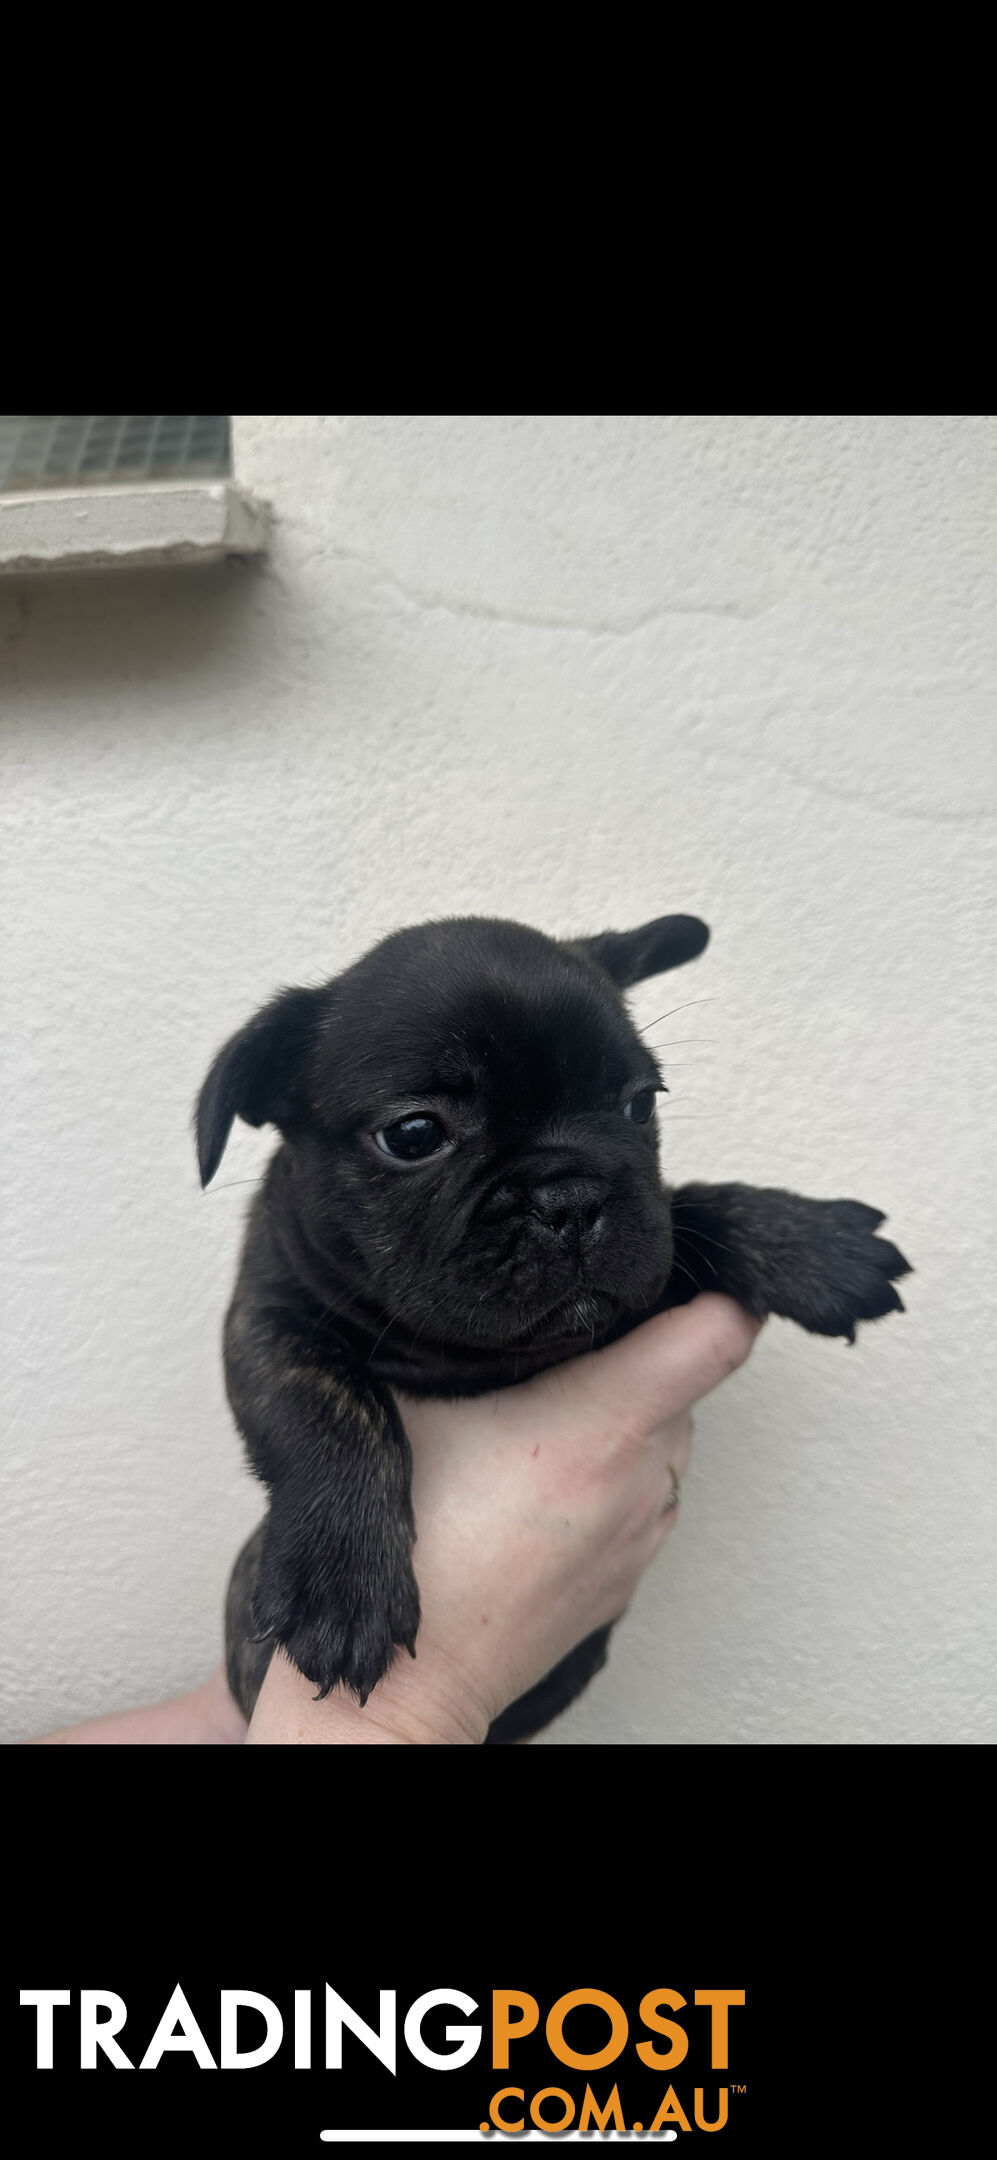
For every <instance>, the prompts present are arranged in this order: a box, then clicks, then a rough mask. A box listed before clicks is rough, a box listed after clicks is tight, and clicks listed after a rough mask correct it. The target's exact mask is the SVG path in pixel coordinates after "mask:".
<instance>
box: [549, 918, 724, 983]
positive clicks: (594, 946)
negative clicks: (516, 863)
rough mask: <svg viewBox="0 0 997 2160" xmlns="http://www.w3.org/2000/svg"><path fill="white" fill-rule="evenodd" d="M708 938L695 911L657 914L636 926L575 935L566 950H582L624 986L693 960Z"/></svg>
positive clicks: (705, 927)
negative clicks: (584, 936)
mask: <svg viewBox="0 0 997 2160" xmlns="http://www.w3.org/2000/svg"><path fill="white" fill-rule="evenodd" d="M709 942H710V933H709V930H708V928H707V925H706V924H705V923H704V922H700V920H699V917H698V916H697V915H659V916H658V917H657V918H656V920H655V921H654V922H649V923H642V924H641V927H640V929H639V930H603V931H602V932H601V933H600V935H599V936H598V937H590V938H576V939H574V940H573V942H572V943H571V945H570V946H569V951H571V952H581V953H585V954H586V956H587V957H588V959H589V960H594V961H595V962H596V964H597V966H598V967H602V968H605V970H606V973H607V975H611V976H612V978H613V981H614V983H616V984H617V985H618V987H619V988H620V989H621V990H625V989H626V988H627V987H628V985H629V984H630V983H636V982H643V981H644V978H645V976H647V975H664V974H666V973H667V971H668V969H669V968H675V967H682V965H683V963H684V962H685V961H686V960H695V958H696V956H697V954H698V953H701V952H702V951H703V950H704V948H705V947H706V946H707V945H708V944H709Z"/></svg>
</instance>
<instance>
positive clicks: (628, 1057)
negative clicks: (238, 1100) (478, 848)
mask: <svg viewBox="0 0 997 2160" xmlns="http://www.w3.org/2000/svg"><path fill="white" fill-rule="evenodd" d="M635 1057H638V1058H640V1059H641V1064H640V1065H635ZM647 1062H648V1058H647V1053H646V1052H644V1051H643V1046H642V1044H641V1042H640V1038H639V1036H637V1035H636V1034H635V1031H634V1030H633V1028H632V1026H631V1024H630V1022H629V1020H628V1018H627V1015H626V1013H625V1011H624V1008H623V1005H622V1001H621V999H620V996H619V993H618V991H617V990H616V988H615V986H614V985H613V983H612V982H611V981H610V980H609V979H608V977H606V976H604V975H603V974H602V972H601V971H600V970H599V969H598V968H596V967H595V966H593V965H592V963H591V962H590V961H588V960H586V959H585V958H584V957H583V956H581V955H580V954H577V953H575V952H572V951H571V950H569V949H568V948H566V947H564V946H561V945H558V944H557V943H556V942H555V941H554V939H552V938H548V937H545V936H544V935H543V934H542V932H540V931H537V930H531V929H529V928H527V927H526V926H525V925H524V924H520V923H504V922H495V921H488V922H485V921H477V920H475V919H474V918H471V919H465V920H464V921H458V922H442V923H431V924H427V925H422V926H420V927H418V928H415V929H409V930H401V931H398V932H396V933H395V935H394V936H392V937H389V938H386V939H385V941H384V943H383V944H381V945H379V946H377V947H376V948H375V950H374V951H373V952H372V953H369V954H367V955H366V957H365V958H364V959H363V960H362V961H359V962H358V963H357V965H356V966H355V967H353V968H351V969H349V970H348V972H347V973H346V974H345V975H342V976H340V977H339V979H338V981H337V982H336V983H335V984H333V985H331V986H330V1003H329V1008H328V1012H327V1017H326V1024H325V1026H324V1027H323V1029H322V1043H321V1050H320V1057H319V1061H318V1070H317V1074H316V1078H317V1082H318V1085H319V1087H320V1089H321V1092H322V1093H323V1094H325V1093H326V1090H327V1089H328V1090H329V1092H330V1094H331V1096H332V1097H334V1098H335V1101H336V1103H337V1106H338V1107H339V1108H340V1110H341V1111H342V1112H343V1113H345V1114H347V1115H348V1114H350V1112H351V1111H352V1112H355V1114H356V1115H360V1114H362V1112H363V1110H364V1109H365V1108H366V1107H367V1105H368V1104H369V1103H370V1101H371V1100H372V1099H374V1100H376V1099H377V1098H378V1097H379V1096H384V1095H392V1094H405V1095H412V1096H413V1097H430V1096H436V1095H441V1094H454V1095H457V1096H461V1095H470V1094H473V1093H475V1092H476V1091H479V1090H483V1091H486V1092H488V1093H493V1092H494V1093H496V1094H498V1095H500V1096H501V1097H504V1098H506V1099H508V1100H510V1101H513V1100H515V1101H519V1102H521V1103H522V1106H523V1107H524V1109H525V1108H527V1107H529V1108H530V1109H541V1108H543V1107H544V1106H545V1104H547V1103H549V1102H551V1101H554V1100H556V1101H557V1102H558V1103H561V1104H564V1105H569V1104H570V1103H571V1101H572V1099H573V1098H574V1097H575V1096H577V1099H578V1102H579V1104H580V1105H584V1104H587V1103H589V1102H590V1101H591V1099H592V1093H593V1089H594V1088H595V1089H598V1090H602V1089H605V1090H614V1089H618V1088H620V1087H622V1086H623V1085H624V1083H625V1082H626V1081H627V1080H629V1079H632V1078H633V1077H634V1075H635V1072H638V1071H639V1070H640V1069H641V1065H642V1064H644V1063H647Z"/></svg>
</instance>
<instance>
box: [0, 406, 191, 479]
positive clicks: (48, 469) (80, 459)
mask: <svg viewBox="0 0 997 2160" xmlns="http://www.w3.org/2000/svg"><path fill="white" fill-rule="evenodd" d="M231 469H232V457H231V447H230V438H229V420H228V415H227V414H226V413H214V414H208V415H204V414H194V415H190V414H186V415H185V414H179V415H178V414H176V413H167V414H160V415H159V416H158V418H157V417H155V416H153V417H151V418H150V417H149V416H148V415H146V416H145V417H142V416H139V417H138V418H136V417H135V416H134V415H129V414H118V413H110V414H108V413H105V414H99V415H96V416H95V415H94V414H92V413H90V414H75V415H74V414H70V415H69V416H68V417H67V416H65V415H62V416H61V417H60V416H59V415H55V416H52V415H50V414H49V415H46V414H44V413H42V414H37V413H29V414H28V415H24V414H16V413H15V414H9V413H2V414H0V494H5V495H12V494H17V493H23V492H26V491H28V490H31V489H35V488H49V487H51V488H56V487H62V488H64V487H74V488H75V487H91V486H94V485H101V486H104V487H106V486H108V485H109V484H110V485H112V486H117V485H121V486H125V485H133V484H134V483H135V482H136V481H141V480H188V479H201V480H205V479H222V478H225V477H226V476H227V475H228V474H229V473H230V472H231Z"/></svg>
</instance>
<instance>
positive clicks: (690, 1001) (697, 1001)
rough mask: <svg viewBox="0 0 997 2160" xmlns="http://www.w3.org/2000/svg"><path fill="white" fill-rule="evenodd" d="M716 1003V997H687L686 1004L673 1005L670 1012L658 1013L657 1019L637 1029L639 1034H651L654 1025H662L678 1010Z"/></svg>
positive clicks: (686, 1010)
mask: <svg viewBox="0 0 997 2160" xmlns="http://www.w3.org/2000/svg"><path fill="white" fill-rule="evenodd" d="M715 1004H716V999H715V998H712V997H705V998H687V999H686V1002H685V1004H684V1005H673V1006H672V1007H671V1008H670V1010H669V1011H668V1012H665V1013H659V1014H658V1017H657V1019H656V1020H648V1021H647V1022H646V1024H645V1026H644V1027H641V1028H638V1029H637V1033H638V1035H647V1034H649V1032H650V1030H651V1028H653V1027H660V1026H661V1022H662V1021H663V1020H670V1019H671V1018H672V1015H673V1014H674V1013H677V1012H688V1011H689V1007H690V1006H691V1005H715Z"/></svg>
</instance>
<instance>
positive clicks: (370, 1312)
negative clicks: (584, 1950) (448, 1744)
mask: <svg viewBox="0 0 997 2160" xmlns="http://www.w3.org/2000/svg"><path fill="white" fill-rule="evenodd" d="M708 937H709V932H708V930H707V928H706V925H705V923H701V922H698V921H697V920H696V919H695V918H694V917H693V916H689V915H670V916H662V917H661V918H660V919H659V920H658V921H656V922H652V923H646V924H644V926H643V927H642V928H641V929H639V930H631V931H626V932H623V933H618V932H616V931H605V932H604V933H603V934H602V936H600V937H592V938H582V939H579V940H577V941H576V942H572V943H558V942H556V941H555V940H554V939H552V938H548V937H544V936H543V935H541V933H540V932H539V931H537V930H530V929H527V928H525V927H524V926H523V925H522V924H519V923H511V922H500V921H492V920H489V919H485V918H477V917H469V918H467V919H465V920H456V921H449V922H440V923H427V924H424V925H422V926H420V927H419V928H416V929H409V930H400V931H398V932H396V934H395V935H394V936H392V937H389V938H386V939H385V940H384V942H383V944H381V945H378V946H377V947H376V948H375V950H374V951H373V952H371V953H368V954H367V956H366V957H365V958H364V959H363V960H360V961H358V962H357V964H356V966H355V967H352V968H349V969H348V970H347V972H346V973H345V974H344V975H340V976H338V977H337V978H336V979H335V980H334V981H332V982H329V983H326V984H325V985H324V986H323V988H321V989H318V990H285V991H284V992H283V993H282V994H281V995H280V996H278V997H275V998H274V999H273V1000H272V1001H271V1003H270V1004H269V1005H267V1006H265V1007H264V1009H263V1010H262V1012H259V1013H257V1015H256V1017H255V1018H254V1019H252V1020H250V1021H249V1023H248V1025H247V1026H246V1027H244V1028H243V1029H242V1030H241V1031H240V1033H239V1034H238V1035H235V1036H234V1037H233V1038H232V1040H231V1042H229V1043H228V1044H226V1047H225V1048H224V1049H223V1050H222V1051H220V1052H219V1055H218V1057H217V1058H216V1059H215V1062H214V1064H213V1065H212V1067H211V1070H210V1072H209V1074H208V1077H207V1079H206V1081H205V1083H204V1087H203V1089H202V1091H201V1096H200V1100H199V1102H198V1106H197V1147H198V1159H199V1162H200V1170H201V1181H202V1183H203V1184H205V1185H206V1184H207V1183H208V1180H209V1179H210V1178H212V1177H213V1176H214V1174H215V1171H216V1170H217V1168H218V1164H219V1162H220V1161H221V1157H222V1153H223V1150H224V1147H225V1143H226V1140H227V1138H228V1134H229V1130H230V1127H231V1124H232V1120H233V1118H235V1117H242V1118H244V1119H245V1120H246V1122H247V1123H248V1124H250V1125H263V1124H267V1123H270V1124H273V1125H276V1126H277V1128H278V1129H279V1131H280V1132H281V1134H282V1135H283V1143H284V1144H283V1146H281V1147H280V1148H278V1150H277V1153H276V1154H275V1156H274V1158H273V1160H272V1162H271V1164H270V1167H269V1170H268V1172H267V1174H266V1177H265V1178H264V1181H263V1185H262V1189H261V1191H260V1193H259V1194H258V1196H257V1198H256V1200H255V1202H254V1204H253V1207H252V1210H251V1212H250V1216H249V1225H248V1232H247V1236H246V1243H245V1248H244V1251H243V1256H242V1264H241V1268H240V1272H239V1277H238V1281H237V1284H236V1290H235V1296H234V1298H233V1300H232V1304H231V1307H230V1309H229V1313H228V1317H227V1320H226V1324H225V1374H226V1381H227V1386H228V1395H229V1401H230V1403H231V1405H232V1409H233V1411H234V1413H235V1418H236V1422H237V1424H238V1425H239V1428H240V1430H241V1432H242V1434H243V1436H244V1438H245V1441H246V1444H247V1448H248V1452H249V1459H250V1462H251V1464H252V1467H253V1469H254V1470H255V1472H256V1474H257V1476H258V1477H260V1478H261V1479H262V1480H263V1483H264V1484H265V1485H266V1486H267V1488H268V1490H269V1494H270V1507H269V1512H268V1514H267V1515H266V1517H265V1518H264V1521H263V1522H262V1523H261V1525H260V1527H259V1529H258V1530H257V1531H256V1532H255V1533H254V1535H253V1537H252V1538H251V1539H250V1541H249V1543H248V1545H247V1546H246V1547H245V1548H244V1550H243V1552H242V1553H241V1554H240V1556H239V1559H238V1561H237V1562H236V1566H235V1570H234V1573H233V1576H232V1581H231V1584H230V1588H229V1594H228V1604H227V1612H226V1642H227V1661H228V1675H229V1683H230V1686H231V1688H232V1691H233V1693H234V1694H235V1696H236V1698H237V1700H238V1701H239V1702H240V1704H241V1706H242V1708H243V1710H244V1711H245V1713H246V1715H247V1716H248V1715H249V1714H250V1712H251V1711H252V1708H253V1705H254V1703H255V1700H256V1696H257V1694H258V1693H259V1689H260V1686H261V1683H262V1680H263V1675H264V1673H265V1671H266V1668H267V1665H268V1664H269V1661H270V1658H271V1656H272V1654H273V1648H274V1644H275V1643H277V1642H279V1643H281V1644H283V1646H284V1648H285V1650H286V1651H287V1652H288V1654H289V1656H290V1657H291V1658H292V1659H293V1660H294V1662H295V1664H296V1665H297V1666H298V1667H299V1668H300V1670H301V1671H302V1672H303V1673H304V1674H305V1675H306V1676H307V1678H308V1679H309V1680H313V1681H315V1683H316V1685H317V1687H318V1688H319V1690H320V1692H321V1693H322V1694H326V1693H328V1691H329V1689H330V1688H332V1687H334V1686H335V1685H336V1684H337V1682H340V1681H341V1682H343V1684H344V1685H345V1686H347V1687H349V1688H351V1689H352V1690H353V1692H354V1694H355V1695H356V1696H358V1697H359V1700H360V1701H361V1703H362V1702H365V1701H366V1699H367V1696H368V1694H369V1693H370V1690H371V1688H373V1687H374V1686H376V1684H377V1682H378V1680H380V1679H381V1678H382V1676H383V1674H384V1673H385V1672H386V1671H387V1669H388V1666H389V1665H390V1663H391V1660H392V1658H393V1656H394V1652H395V1646H396V1644H400V1645H404V1646H405V1647H406V1648H407V1649H409V1650H410V1651H411V1652H412V1654H413V1656H414V1654H415V1647H414V1646H415V1638H416V1633H417V1630H418V1626H419V1594H418V1590H417V1588H416V1582H415V1576H414V1574H413V1572H412V1545H413V1540H414V1537H415V1525H414V1522H413V1518H412V1504H411V1497H410V1468H411V1459H410V1453H409V1444H408V1441H407V1439H406V1436H405V1432H404V1430H403V1427H402V1423H401V1419H400V1417H399V1414H398V1410H397V1407H396V1404H395V1401H394V1398H393V1395H392V1392H391V1390H392V1388H393V1387H398V1388H402V1389H407V1390H408V1391H409V1392H410V1393H412V1394H423V1395H435V1396H459V1395H476V1394H483V1393H484V1392H485V1391H486V1390H488V1389H490V1388H496V1387H509V1386H511V1385H513V1384H514V1383H515V1382H516V1381H518V1380H525V1379H527V1378H528V1377H529V1376H530V1375H531V1374H533V1373H536V1372H539V1371H541V1370H543V1369H544V1368H545V1367H547V1366H551V1365H556V1364H558V1363H559V1362H560V1361H561V1360H562V1359H565V1358H570V1357H575V1356H578V1355H579V1354H580V1353H581V1352H583V1351H586V1350H591V1349H593V1348H596V1347H598V1346H600V1345H602V1344H605V1343H607V1342H611V1341H613V1340H615V1339H616V1337H618V1336H620V1335H623V1334H625V1333H626V1332H627V1331H628V1330H629V1329H631V1328H634V1327H636V1326H638V1324H639V1323H640V1321H641V1320H644V1319H646V1318H647V1317H648V1315H649V1314H651V1313H654V1312H661V1311H663V1310H664V1309H665V1308H667V1307H669V1306H673V1305H680V1304H683V1303H685V1302H686V1301H687V1300H688V1299H689V1298H691V1297H693V1296H695V1294H696V1292H697V1290H699V1289H717V1290H724V1291H727V1292H729V1293H730V1295H731V1296H732V1297H735V1298H737V1299H739V1300H740V1302H741V1304H742V1305H745V1306H746V1307H747V1308H748V1310H749V1311H750V1312H753V1313H756V1314H759V1315H761V1314H765V1313H782V1314H784V1315H785V1316H786V1317H787V1318H788V1319H791V1320H797V1321H799V1323H800V1325H801V1326H802V1327H805V1328H809V1329H811V1330H812V1331H813V1332H814V1333H816V1334H820V1335H843V1336H845V1337H846V1338H847V1339H848V1340H849V1341H853V1340H854V1335H855V1324H856V1322H857V1321H859V1320H873V1319H876V1318H878V1317H879V1316H880V1315H881V1314H883V1313H888V1312H898V1311H902V1310H903V1307H902V1305H901V1301H900V1298H899V1297H898V1295H897V1292H896V1290H895V1289H894V1288H893V1280H894V1278H895V1277H897V1276H900V1275H904V1274H906V1273H907V1272H908V1268H907V1263H906V1261H905V1260H904V1258H903V1256H902V1254H901V1253H899V1252H898V1251H897V1248H896V1246H895V1245H889V1244H887V1243H886V1241H885V1240H884V1239H882V1238H878V1237H876V1236H875V1234H874V1233H875V1231H876V1229H877V1226H878V1225H879V1224H880V1223H881V1222H882V1221H883V1217H882V1215H881V1214H879V1213H878V1211H877V1210H876V1209H874V1208H870V1207H864V1206H862V1205H861V1204H860V1203H859V1202H858V1201H855V1200H804V1199H800V1198H798V1197H797V1196H796V1195H795V1194H793V1193H786V1192H776V1191H759V1190H756V1189H753V1188H752V1187H751V1186H746V1185H714V1186H711V1185H686V1186H683V1187H682V1188H681V1189H680V1190H679V1191H678V1192H676V1193H671V1192H669V1190H668V1187H667V1186H666V1185H665V1184H664V1183H663V1182H662V1178H661V1175H660V1172H659V1168H658V1146H657V1131H656V1119H655V1107H656V1101H657V1096H658V1094H659V1092H661V1090H662V1085H663V1083H662V1079H661V1073H660V1070H659V1067H658V1064H657V1061H656V1059H655V1058H654V1057H653V1055H652V1053H651V1051H650V1050H649V1049H648V1047H647V1045H646V1044H645V1043H644V1041H643V1040H642V1038H641V1036H640V1035H639V1034H638V1033H637V1030H636V1029H635V1027H634V1025H633V1023H632V1021H631V1020H630V1018H629V1015H628V1013H627V1010H626V1007H625V1005H624V1002H623V999H622V997H621V995H620V993H621V991H622V990H624V989H626V987H627V986H628V985H629V984H631V983H635V982H640V981H641V980H643V978H644V977H645V976H649V975H660V974H662V973H664V971H665V970H666V969H668V968H673V967H677V966H679V965H680V964H681V963H682V962H683V961H686V960H692V959H694V958H695V956H696V954H697V953H700V952H702V950H703V947H704V946H705V945H706V943H707V939H708ZM608 1636H609V1629H608V1628H604V1629H600V1630H599V1632H598V1633H597V1634H596V1635H594V1636H592V1637H590V1638H589V1640H588V1641H587V1642H586V1643H583V1644H582V1645H580V1647H579V1649H577V1650H576V1651H575V1652H574V1653H573V1654H572V1656H571V1657H569V1658H567V1659H565V1660H564V1662H563V1663H562V1664H560V1665H558V1666H557V1667H556V1669H555V1671H554V1672H553V1673H551V1674H549V1675H548V1677H547V1679H546V1680H544V1681H542V1682H541V1683H540V1685H539V1686H538V1687H536V1688H534V1689H532V1690H531V1692H530V1694H529V1695H526V1696H524V1697H522V1698H521V1700H520V1701H519V1702H517V1703H514V1704H513V1705H512V1707H511V1708H510V1709H509V1710H507V1711H506V1712H505V1713H504V1714H503V1716H502V1717H501V1718H500V1719H499V1720H498V1721H497V1723H496V1724H495V1725H493V1727H492V1729H491V1733H490V1734H489V1738H490V1739H492V1740H512V1739H520V1738H525V1737H527V1736H528V1735H529V1734H531V1733H534V1732H537V1731H539V1730H540V1728H541V1727H542V1726H543V1725H545V1724H546V1723H547V1722H548V1720H549V1719H550V1718H551V1717H553V1716H555V1715H556V1714H557V1712H558V1711H560V1710H562V1709H564V1708H565V1707H566V1705H567V1704H568V1703H569V1702H571V1701H572V1700H573V1698H574V1696H575V1695H577V1694H578V1693H579V1692H580V1690H581V1688H582V1687H584V1686H585V1684H586V1682H587V1681H588V1680H589V1679H590V1678H591V1676H592V1674H593V1673H594V1672H596V1671H597V1670H598V1668H599V1666H600V1665H601V1664H602V1663H603V1660H604V1658H605V1654H606V1644H607V1641H608Z"/></svg>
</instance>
